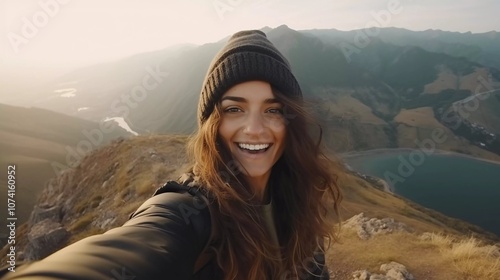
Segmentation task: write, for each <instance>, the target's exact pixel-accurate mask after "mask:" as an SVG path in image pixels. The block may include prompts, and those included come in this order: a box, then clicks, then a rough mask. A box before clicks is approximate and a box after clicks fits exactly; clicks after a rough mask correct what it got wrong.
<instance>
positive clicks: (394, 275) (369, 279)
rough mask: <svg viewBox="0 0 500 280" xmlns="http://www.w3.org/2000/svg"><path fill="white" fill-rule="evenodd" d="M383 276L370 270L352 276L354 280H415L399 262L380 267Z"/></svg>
mask: <svg viewBox="0 0 500 280" xmlns="http://www.w3.org/2000/svg"><path fill="white" fill-rule="evenodd" d="M380 271H382V272H384V273H385V275H382V274H371V273H370V272H369V271H368V270H366V269H365V270H357V271H355V272H354V273H353V274H352V277H353V280H415V278H414V277H413V275H412V274H411V273H409V272H408V270H406V267H405V266H404V265H402V264H400V263H397V262H390V263H386V264H383V265H381V266H380Z"/></svg>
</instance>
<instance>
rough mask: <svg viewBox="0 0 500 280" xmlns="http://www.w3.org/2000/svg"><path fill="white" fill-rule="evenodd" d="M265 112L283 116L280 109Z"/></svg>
mask: <svg viewBox="0 0 500 280" xmlns="http://www.w3.org/2000/svg"><path fill="white" fill-rule="evenodd" d="M267 111H268V112H269V113H271V114H283V110H282V109H280V108H271V109H269V110H267Z"/></svg>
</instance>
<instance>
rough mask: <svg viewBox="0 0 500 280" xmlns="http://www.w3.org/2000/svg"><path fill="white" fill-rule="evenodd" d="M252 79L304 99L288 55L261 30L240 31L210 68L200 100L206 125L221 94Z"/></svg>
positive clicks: (202, 116)
mask: <svg viewBox="0 0 500 280" xmlns="http://www.w3.org/2000/svg"><path fill="white" fill-rule="evenodd" d="M253 80H260V81H266V82H268V83H270V84H271V85H272V86H273V87H275V88H277V89H278V90H279V91H280V92H282V93H283V94H284V95H286V96H289V97H296V98H302V91H301V89H300V86H299V83H298V82H297V79H295V76H294V75H293V74H292V72H291V68H290V64H289V63H288V61H287V60H286V58H285V57H284V56H283V55H282V54H281V53H280V52H279V51H278V50H277V49H276V48H275V47H274V45H273V44H272V43H271V42H270V41H269V40H268V39H267V37H266V34H265V33H264V32H262V31H260V30H248V31H240V32H238V33H236V34H234V35H233V36H231V38H230V39H229V41H228V42H227V44H226V45H225V46H224V47H223V48H222V49H221V50H220V51H219V53H217V55H216V56H215V58H214V59H213V60H212V63H211V64H210V67H209V68H208V72H207V75H206V77H205V81H204V82H203V86H202V89H201V96H200V101H199V103H198V120H199V123H200V124H203V123H204V122H205V121H206V120H207V119H208V117H209V116H210V114H211V113H212V112H213V110H214V108H215V105H216V104H217V102H219V100H220V99H221V97H222V95H223V94H224V93H225V92H226V91H227V90H229V89H230V88H231V87H233V86H235V85H237V84H239V83H243V82H247V81H253Z"/></svg>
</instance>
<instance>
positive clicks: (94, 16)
mask: <svg viewBox="0 0 500 280" xmlns="http://www.w3.org/2000/svg"><path fill="white" fill-rule="evenodd" d="M499 3H500V1H498V0H481V1H476V0H440V1H432V0H359V1H354V0H329V1H326V0H309V1H303V0H302V1H299V0H255V1H251V0H168V1H167V0H141V1H139V0H0V34H1V37H0V64H1V65H0V67H6V66H7V67H35V66H36V65H37V64H48V65H72V64H81V63H84V64H89V63H94V62H97V61H100V60H109V59H116V58H120V57H123V56H126V55H129V54H134V53H138V52H144V51H149V50H156V49H161V48H164V47H167V46H169V45H173V44H178V43H195V44H202V43H206V42H213V41H216V40H219V39H221V38H223V37H224V36H227V35H229V34H232V33H234V32H236V31H238V30H242V29H258V28H262V27H264V26H270V27H277V26H279V25H281V24H287V25H288V26H289V27H291V28H293V29H298V30H301V29H312V28H336V29H340V30H353V29H359V28H364V27H371V26H373V25H374V24H376V21H374V20H375V19H376V18H377V17H379V22H380V23H379V24H380V26H382V27H389V26H396V27H403V28H407V29H411V30H426V29H441V30H446V31H459V32H467V31H472V32H473V33H480V32H487V31H491V30H496V31H500V22H499V21H498V15H499V14H500V4H499ZM383 15H385V17H384V16H383ZM387 15H388V16H387ZM2 65H3V66H2ZM3 70H4V71H5V68H4V69H3ZM0 74H1V71H0Z"/></svg>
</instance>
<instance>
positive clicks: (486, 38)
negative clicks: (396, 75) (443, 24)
mask: <svg viewBox="0 0 500 280" xmlns="http://www.w3.org/2000/svg"><path fill="white" fill-rule="evenodd" d="M305 32H307V33H309V34H312V35H314V36H317V37H319V38H321V39H322V40H323V41H324V42H327V43H330V44H341V43H342V42H348V43H350V44H353V45H355V46H357V47H360V46H363V45H364V44H365V42H367V41H371V40H376V39H379V40H382V41H383V42H385V43H389V44H394V45H397V46H416V47H420V48H422V49H424V50H427V51H430V52H436V53H443V54H447V55H449V56H453V57H463V58H466V59H467V60H470V61H473V62H477V63H479V64H482V65H485V66H489V67H494V68H497V69H500V49H499V48H498V46H500V32H497V31H490V32H486V33H474V34H473V33H470V32H467V33H460V32H449V31H442V30H432V29H430V30H425V31H410V30H407V29H403V28H396V27H389V28H378V29H376V30H373V29H359V30H352V31H340V30H336V29H313V30H305ZM356 42H357V43H356Z"/></svg>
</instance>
